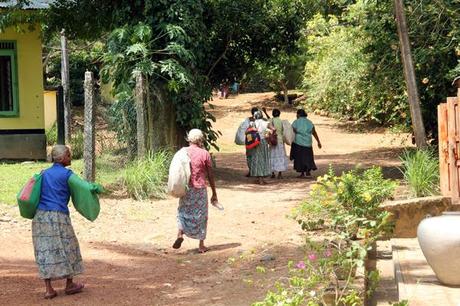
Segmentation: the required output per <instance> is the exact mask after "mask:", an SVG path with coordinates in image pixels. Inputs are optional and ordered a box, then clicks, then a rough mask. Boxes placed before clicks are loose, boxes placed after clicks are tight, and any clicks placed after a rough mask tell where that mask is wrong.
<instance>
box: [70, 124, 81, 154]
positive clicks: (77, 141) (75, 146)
mask: <svg viewBox="0 0 460 306" xmlns="http://www.w3.org/2000/svg"><path fill="white" fill-rule="evenodd" d="M83 147H84V135H83V131H82V130H81V129H77V130H75V131H74V133H73V134H72V137H71V139H70V149H71V151H72V159H80V158H82V157H83Z"/></svg>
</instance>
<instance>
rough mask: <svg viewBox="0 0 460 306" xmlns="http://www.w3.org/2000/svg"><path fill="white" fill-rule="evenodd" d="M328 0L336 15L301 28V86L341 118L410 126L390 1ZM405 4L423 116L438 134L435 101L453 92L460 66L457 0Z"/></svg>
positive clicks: (317, 104)
mask: <svg viewBox="0 0 460 306" xmlns="http://www.w3.org/2000/svg"><path fill="white" fill-rule="evenodd" d="M352 2H354V3H352ZM332 3H336V4H338V5H337V6H335V7H334V8H333V9H332V11H333V14H334V16H333V17H331V16H328V15H327V14H326V12H325V13H323V14H322V16H323V17H320V16H317V17H315V18H314V19H313V20H312V21H310V22H309V23H308V26H307V30H306V38H307V42H308V43H307V44H306V46H305V50H306V52H307V54H308V59H307V65H306V70H305V79H304V84H305V87H306V90H307V93H308V95H309V97H310V100H311V103H312V104H313V107H314V108H324V109H327V110H328V111H331V112H334V113H337V114H339V115H341V116H343V117H345V118H346V119H353V120H366V121H374V122H378V123H380V124H387V125H399V124H405V125H406V126H410V113H409V107H408V103H407V93H406V85H405V81H404V75H403V70H402V63H401V60H400V52H399V38H398V35H397V29H396V24H395V20H394V13H393V12H394V8H393V1H376V0H371V1H364V0H360V1H332ZM405 5H406V16H407V20H408V27H409V37H410V40H411V47H412V53H413V60H414V66H415V70H416V76H417V82H418V87H419V91H420V99H421V104H422V111H423V116H424V122H425V126H426V130H427V133H428V134H431V135H433V136H435V135H436V134H437V128H436V105H437V104H438V103H439V102H440V101H444V100H445V97H446V96H449V95H452V94H454V92H453V88H452V86H451V85H450V83H451V81H452V78H453V77H454V76H455V75H458V71H460V68H459V63H458V50H459V49H460V48H459V43H458V41H459V37H460V27H459V23H458V20H460V12H459V11H458V9H457V6H458V3H457V1H453V2H452V1H447V2H446V1H429V0H423V1H415V0H411V1H406V2H405ZM326 11H327V13H330V12H331V10H327V8H326Z"/></svg>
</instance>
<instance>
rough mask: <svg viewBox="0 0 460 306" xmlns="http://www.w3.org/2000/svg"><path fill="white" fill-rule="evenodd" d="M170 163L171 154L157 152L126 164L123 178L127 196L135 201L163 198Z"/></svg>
mask: <svg viewBox="0 0 460 306" xmlns="http://www.w3.org/2000/svg"><path fill="white" fill-rule="evenodd" d="M170 163H171V153H170V152H168V151H159V152H156V153H149V154H148V155H147V156H146V157H144V158H142V159H137V160H134V161H133V162H131V163H130V164H128V165H127V167H126V170H125V173H124V176H123V181H124V185H125V186H126V189H127V191H128V194H129V195H130V196H131V197H133V198H135V199H137V200H146V199H149V198H159V199H162V198H164V197H165V196H166V181H167V177H168V168H169V164H170Z"/></svg>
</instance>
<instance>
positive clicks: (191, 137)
mask: <svg viewBox="0 0 460 306" xmlns="http://www.w3.org/2000/svg"><path fill="white" fill-rule="evenodd" d="M187 141H188V142H189V143H190V144H195V145H197V146H199V147H202V146H203V144H204V134H203V132H202V131H201V130H200V129H192V130H190V131H189V132H188V134H187Z"/></svg>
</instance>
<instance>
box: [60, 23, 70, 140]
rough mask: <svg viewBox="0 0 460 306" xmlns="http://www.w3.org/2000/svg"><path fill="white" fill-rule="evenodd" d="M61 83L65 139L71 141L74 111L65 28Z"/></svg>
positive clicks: (63, 33) (62, 37) (62, 47)
mask: <svg viewBox="0 0 460 306" xmlns="http://www.w3.org/2000/svg"><path fill="white" fill-rule="evenodd" d="M61 84H62V88H63V91H64V130H65V133H64V134H65V141H66V142H67V143H70V139H71V134H72V131H71V126H72V111H71V105H70V74H69V53H68V49H67V38H66V36H65V30H62V31H61Z"/></svg>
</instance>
